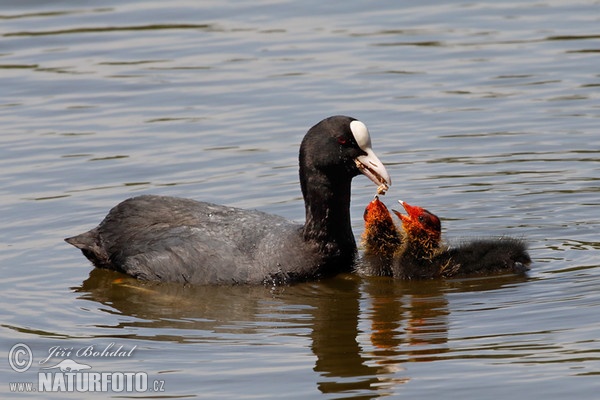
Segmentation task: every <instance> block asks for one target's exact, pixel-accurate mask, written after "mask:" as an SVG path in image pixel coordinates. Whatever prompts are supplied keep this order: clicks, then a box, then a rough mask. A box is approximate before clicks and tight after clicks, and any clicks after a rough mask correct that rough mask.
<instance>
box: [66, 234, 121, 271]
mask: <svg viewBox="0 0 600 400" xmlns="http://www.w3.org/2000/svg"><path fill="white" fill-rule="evenodd" d="M65 242H67V243H69V244H71V245H73V246H75V247H77V248H78V249H80V250H81V252H82V253H83V255H84V256H86V257H87V259H88V260H90V261H91V262H93V263H94V265H96V266H97V267H100V268H110V269H113V268H112V266H111V263H110V260H109V256H108V254H107V253H106V250H105V249H104V247H103V246H101V245H100V243H98V234H97V232H96V229H92V230H91V231H88V232H85V233H82V234H81V235H77V236H72V237H69V238H66V239H65Z"/></svg>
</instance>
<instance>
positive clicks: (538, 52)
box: [0, 0, 600, 399]
mask: <svg viewBox="0 0 600 400" xmlns="http://www.w3.org/2000/svg"><path fill="white" fill-rule="evenodd" d="M599 11H600V9H599V4H598V2H597V1H575V2H573V1H550V0H544V1H541V2H532V1H526V2H516V3H514V2H505V1H500V2H498V1H493V2H492V1H488V2H486V1H478V2H471V3H465V2H446V3H445V4H436V3H434V2H427V3H423V2H402V4H400V3H398V2H392V1H387V2H377V3H372V2H369V3H365V4H350V3H347V2H339V1H338V2H310V1H308V2H302V3H298V2H291V1H279V2H273V1H262V2H261V1H259V2H233V1H231V2H201V3H200V2H194V1H190V0H178V1H172V2H168V3H165V2H159V1H106V2H103V3H102V4H101V5H100V4H97V2H88V1H86V2H81V1H62V2H51V3H48V2H45V1H30V2H21V1H12V2H11V1H5V2H3V4H2V6H0V37H1V41H0V87H1V88H2V89H1V90H0V123H1V126H2V131H1V133H0V187H1V189H0V218H1V225H2V229H1V230H0V266H1V268H2V276H3V279H2V283H1V284H0V289H1V290H0V293H1V294H0V297H1V298H2V303H1V304H2V306H1V312H0V314H1V315H2V328H1V329H0V347H1V348H2V351H3V354H5V355H8V353H9V350H10V349H11V347H12V346H13V345H14V344H15V343H18V342H21V343H25V344H27V345H28V346H30V348H31V349H32V352H33V354H34V360H33V363H34V364H33V367H32V368H31V369H30V370H29V371H27V372H25V373H22V374H19V373H16V372H15V371H13V370H12V369H11V368H10V366H9V365H8V362H7V357H6V356H4V357H3V359H4V360H5V361H3V362H0V373H1V374H2V378H3V379H2V383H1V386H0V388H1V389H0V390H1V391H2V393H3V396H2V397H3V398H27V397H45V398H64V396H65V394H64V393H44V394H43V395H42V394H40V393H29V394H26V393H14V392H11V391H10V387H9V382H26V381H32V380H34V379H37V373H38V372H39V371H40V369H39V368H40V365H39V361H40V360H41V359H43V358H45V357H47V356H48V351H49V349H50V348H51V347H53V346H60V347H62V348H73V349H79V348H84V347H86V346H90V345H92V346H95V347H96V348H98V349H99V348H104V347H106V346H108V345H110V344H111V343H114V344H115V346H119V345H121V346H123V347H124V348H126V349H132V348H134V347H135V351H134V353H133V356H132V357H125V358H119V359H115V358H102V357H95V358H74V359H75V360H76V361H79V362H81V363H87V364H89V365H91V366H92V370H93V371H125V372H134V371H144V372H146V373H147V374H148V376H149V377H150V379H152V380H161V381H164V392H160V393H143V394H141V395H143V396H148V395H159V396H165V397H170V398H188V397H192V398H194V397H196V398H207V399H218V398H223V399H227V398H240V399H243V398H262V399H267V398H277V399H279V398H281V396H282V394H285V396H286V398H299V399H300V398H302V399H306V398H317V397H318V398H322V397H325V398H377V397H384V396H390V395H391V396H395V397H401V396H402V397H413V398H433V397H439V396H440V394H442V393H443V397H444V398H448V399H454V398H456V399H465V398H505V397H510V398H513V399H520V398H522V399H531V398H544V399H563V398H566V397H578V398H582V399H592V398H595V396H596V393H597V392H598V390H599V389H600V384H599V383H598V382H599V380H598V375H600V355H599V350H598V349H599V348H600V346H599V345H600V343H599V340H598V337H600V321H599V319H598V315H600V295H599V292H598V289H597V288H598V286H599V284H600V268H599V266H600V241H599V240H598V231H599V228H600V218H599V214H598V206H599V205H600V137H599V136H598V132H597V128H598V122H599V117H600V101H599V98H600V96H599V94H598V93H599V92H598V87H599V86H600V74H599V72H598V68H597V66H598V62H599V59H598V53H599V51H600V50H599V49H600V30H599V29H598V27H599V26H600V24H599V22H600V13H599ZM334 114H347V115H351V116H354V117H356V118H359V119H361V120H362V121H364V122H365V123H366V124H367V126H368V127H369V129H370V131H371V135H372V137H373V145H374V149H375V151H376V152H377V153H378V155H379V157H380V158H381V159H382V161H383V162H384V163H385V164H386V165H387V168H388V171H389V172H390V174H391V175H392V179H393V181H394V184H393V186H392V188H391V190H390V191H389V192H388V195H386V196H385V198H384V201H385V202H386V203H387V204H388V205H389V206H393V204H394V203H395V200H396V199H398V198H401V199H403V200H406V201H407V202H410V203H414V204H418V205H422V206H424V207H426V208H428V209H429V210H431V211H433V212H435V213H436V214H438V215H439V216H441V217H442V221H443V225H444V236H445V238H446V239H447V240H448V241H449V242H452V241H459V240H466V239H468V238H473V237H482V236H502V235H511V236H517V237H523V238H525V239H526V240H527V241H528V243H529V245H530V252H531V255H532V258H533V260H534V263H533V265H532V270H531V272H530V274H529V275H528V277H525V278H523V277H514V276H503V277H494V278H488V279H486V278H478V279H464V280H457V281H448V282H439V281H432V282H394V281H389V280H386V279H360V278H357V277H353V276H340V277H337V278H335V279H331V280H327V281H323V282H315V283H306V284H301V285H297V286H292V287H283V288H263V287H219V288H215V287H181V286H177V285H156V284H145V283H142V282H137V281H134V280H131V279H128V278H126V277H124V276H122V275H119V274H116V273H111V272H107V271H98V270H93V269H92V268H91V266H90V265H89V264H88V262H87V261H86V260H85V258H83V256H82V255H81V254H80V253H79V252H77V251H76V250H75V249H73V248H72V247H70V246H69V245H67V244H66V243H64V242H63V241H62V238H64V237H67V236H70V235H73V234H75V233H79V232H82V231H84V230H87V229H89V228H91V227H93V226H94V225H96V224H97V223H98V222H99V221H100V220H101V219H102V217H103V216H104V215H105V214H106V212H107V211H108V210H109V209H110V207H112V206H113V205H115V204H117V203H118V202H119V201H122V200H123V199H125V198H127V197H130V196H134V195H139V194H143V193H156V194H165V195H173V196H183V197H190V198H195V199H199V200H206V201H212V202H217V203H223V204H228V205H233V206H239V207H245V208H256V209H260V210H263V211H268V212H272V213H276V214H280V215H284V216H286V217H287V218H289V219H293V220H297V221H302V219H303V217H304V215H303V212H304V208H303V204H302V199H301V194H300V189H299V184H298V177H297V151H298V146H299V142H300V140H301V138H302V136H303V135H304V133H305V132H306V130H307V129H308V128H309V127H310V126H311V125H313V124H314V123H316V122H318V121H319V120H321V119H322V118H324V117H327V116H329V115H334ZM374 189H375V188H374V186H373V185H372V183H371V182H370V181H368V180H367V179H365V178H364V177H357V178H356V179H355V180H354V185H353V203H352V210H351V212H352V221H353V227H354V231H355V235H356V236H357V237H358V236H359V235H360V233H361V231H362V212H363V209H364V207H365V205H366V204H367V203H368V202H369V201H370V200H371V198H372V195H373V194H374ZM62 359H64V357H53V358H52V359H51V360H50V361H52V362H53V363H58V362H59V361H61V360H62ZM36 382H37V381H36ZM99 395H100V396H102V397H106V395H108V396H111V397H136V396H137V397H139V396H140V393H105V394H99ZM85 396H86V397H88V396H91V394H87V393H86V394H85Z"/></svg>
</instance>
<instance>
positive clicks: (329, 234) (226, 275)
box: [65, 116, 391, 284]
mask: <svg viewBox="0 0 600 400" xmlns="http://www.w3.org/2000/svg"><path fill="white" fill-rule="evenodd" d="M299 164H300V169H299V172H300V185H301V189H302V195H303V197H304V204H305V211H306V220H305V223H304V225H301V224H297V223H293V222H290V221H288V220H286V219H284V218H282V217H279V216H275V215H270V214H266V213H263V212H259V211H254V210H252V211H250V210H242V209H239V208H233V207H226V206H222V205H216V204H211V203H205V202H199V201H194V200H189V199H182V198H176V197H166V196H151V195H146V196H139V197H134V198H130V199H128V200H125V201H123V202H122V203H120V204H118V205H117V206H115V207H114V208H113V209H111V210H110V212H109V213H108V215H107V216H106V217H105V218H104V220H103V221H102V222H101V223H100V224H99V225H98V226H97V227H96V228H94V229H92V230H90V231H88V232H85V233H83V234H80V235H77V236H74V237H71V238H67V239H65V240H66V241H67V242H68V243H70V244H72V245H73V246H75V247H77V248H79V249H81V251H82V252H83V254H84V255H85V256H86V257H87V258H88V259H89V260H90V261H92V262H93V263H94V265H95V266H96V267H99V268H108V269H112V270H116V271H120V272H124V273H126V274H129V275H131V276H134V277H136V278H139V279H144V280H152V281H171V282H182V283H191V284H261V283H262V284H286V283H292V282H296V281H304V280H312V279H319V278H321V277H325V276H332V275H334V274H337V273H340V272H346V271H351V270H352V267H353V263H354V261H355V257H356V252H357V249H356V242H355V240H354V236H353V233H352V229H351V224H350V184H351V181H352V178H353V177H354V176H357V175H359V174H360V173H362V174H364V175H366V176H367V177H368V178H370V179H371V180H372V181H373V182H375V183H376V184H377V185H380V187H381V188H382V189H383V190H385V189H387V186H388V185H390V184H391V180H390V177H389V175H388V173H387V171H386V169H385V167H384V166H383V164H382V163H381V161H380V160H379V158H378V157H377V156H376V155H375V153H374V152H373V150H372V149H371V138H370V135H369V131H368V130H367V127H366V126H365V124H363V123H362V122H360V121H358V120H356V119H354V118H351V117H346V116H333V117H329V118H326V119H324V120H322V121H321V122H319V123H318V124H316V125H315V126H313V127H312V128H310V130H309V131H308V132H307V133H306V135H305V136H304V139H303V140H302V143H301V145H300V155H299Z"/></svg>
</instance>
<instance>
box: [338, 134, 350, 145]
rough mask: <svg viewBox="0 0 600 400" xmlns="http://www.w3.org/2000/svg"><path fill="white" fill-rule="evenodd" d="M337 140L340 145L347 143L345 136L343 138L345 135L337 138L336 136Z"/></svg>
mask: <svg viewBox="0 0 600 400" xmlns="http://www.w3.org/2000/svg"><path fill="white" fill-rule="evenodd" d="M337 141H338V143H339V144H341V145H345V144H346V143H348V139H346V138H345V137H343V136H340V137H338V138H337Z"/></svg>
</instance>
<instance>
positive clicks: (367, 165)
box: [355, 148, 392, 194]
mask: <svg viewBox="0 0 600 400" xmlns="http://www.w3.org/2000/svg"><path fill="white" fill-rule="evenodd" d="M363 150H364V151H365V153H367V154H365V155H362V156H358V157H357V158H356V159H355V161H356V167H357V168H358V170H359V171H360V172H361V173H362V174H364V175H365V176H366V177H367V178H369V179H370V180H372V181H373V182H374V183H375V184H376V185H378V186H380V189H379V190H378V193H380V194H384V193H385V191H386V190H388V188H389V187H390V185H391V184H392V179H391V178H390V175H389V174H388V172H387V170H386V169H385V167H384V166H383V163H382V162H381V161H380V160H379V157H377V155H375V153H374V152H373V150H372V149H370V148H368V149H363Z"/></svg>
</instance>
